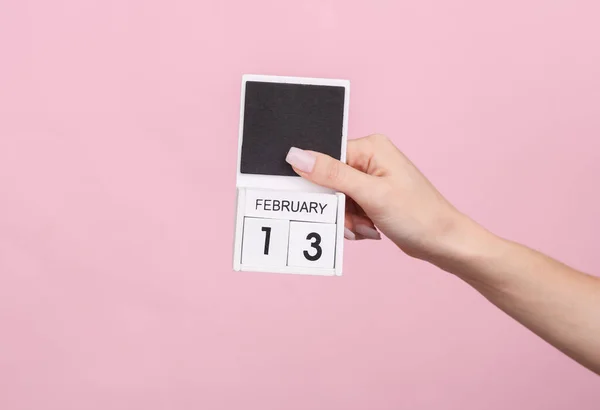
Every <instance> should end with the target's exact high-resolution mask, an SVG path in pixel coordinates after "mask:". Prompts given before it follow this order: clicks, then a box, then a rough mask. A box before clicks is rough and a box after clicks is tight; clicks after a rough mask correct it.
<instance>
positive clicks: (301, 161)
mask: <svg viewBox="0 0 600 410" xmlns="http://www.w3.org/2000/svg"><path fill="white" fill-rule="evenodd" d="M285 160H286V162H287V163H288V164H290V165H291V166H293V167H294V168H296V169H298V170H300V171H302V172H307V173H308V172H312V170H313V168H314V167H315V161H316V160H317V159H316V158H315V157H314V156H313V155H312V154H310V153H308V152H306V151H303V150H301V149H300V148H296V147H292V148H290V150H289V152H288V154H287V157H285Z"/></svg>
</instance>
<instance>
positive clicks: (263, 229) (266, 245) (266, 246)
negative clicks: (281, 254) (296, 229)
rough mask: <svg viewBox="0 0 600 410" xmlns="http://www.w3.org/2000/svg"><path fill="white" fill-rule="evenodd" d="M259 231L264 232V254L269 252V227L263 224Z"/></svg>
mask: <svg viewBox="0 0 600 410" xmlns="http://www.w3.org/2000/svg"><path fill="white" fill-rule="evenodd" d="M261 231H263V232H264V233H265V255H268V254H269V243H270V242H271V227H269V226H263V227H262V229H261Z"/></svg>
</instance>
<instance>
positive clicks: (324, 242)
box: [288, 221, 336, 269]
mask: <svg viewBox="0 0 600 410" xmlns="http://www.w3.org/2000/svg"><path fill="white" fill-rule="evenodd" d="M335 239H336V225H335V224H325V223H312V222H294V221H292V222H291V223H290V242H289V246H288V265H289V266H298V267H307V268H324V269H331V268H333V265H334V260H335V242H336V240H335Z"/></svg>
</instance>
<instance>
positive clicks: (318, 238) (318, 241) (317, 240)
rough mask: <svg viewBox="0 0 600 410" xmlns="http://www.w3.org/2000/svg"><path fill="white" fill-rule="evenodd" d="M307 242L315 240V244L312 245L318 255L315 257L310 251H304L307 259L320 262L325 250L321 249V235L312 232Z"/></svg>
mask: <svg viewBox="0 0 600 410" xmlns="http://www.w3.org/2000/svg"><path fill="white" fill-rule="evenodd" d="M306 239H307V240H309V241H310V240H311V239H314V242H313V243H311V244H310V246H311V248H315V249H316V250H317V253H315V254H314V255H311V254H310V253H308V251H304V257H305V258H306V259H308V260H309V261H313V262H314V261H316V260H318V259H319V258H320V257H321V255H322V254H323V249H321V247H320V246H319V245H320V244H321V235H319V234H318V233H316V232H311V233H309V234H308V236H307V237H306Z"/></svg>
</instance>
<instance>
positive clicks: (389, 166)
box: [286, 135, 465, 259]
mask: <svg viewBox="0 0 600 410" xmlns="http://www.w3.org/2000/svg"><path fill="white" fill-rule="evenodd" d="M347 146H348V148H347V155H346V162H347V164H344V163H342V162H340V161H338V160H336V159H334V158H332V157H330V156H327V155H324V154H321V153H318V152H313V151H303V150H300V149H298V148H292V149H291V150H290V151H289V153H288V155H287V158H286V161H287V162H288V163H289V164H290V165H292V167H293V168H294V170H295V172H296V173H298V175H300V176H301V177H303V178H306V179H307V180H310V181H312V182H314V183H316V184H318V185H321V186H324V187H327V188H332V189H335V190H337V191H340V192H343V193H345V194H346V195H347V196H348V197H349V198H348V200H347V202H346V221H345V227H346V229H345V237H346V238H347V239H350V240H353V239H380V234H379V232H378V231H377V229H379V230H380V231H381V232H382V233H383V234H385V235H386V236H387V237H388V238H390V239H391V240H392V241H393V242H394V243H395V244H396V245H398V247H399V248H400V249H402V250H403V251H404V252H406V253H407V254H409V255H410V256H414V257H418V258H421V259H426V258H428V257H432V256H434V255H439V254H440V253H444V252H446V251H447V248H448V246H449V241H450V236H451V233H452V232H453V230H454V229H455V228H456V227H457V224H458V223H459V222H460V221H463V220H464V219H465V218H464V217H463V216H462V215H461V214H460V213H459V212H458V211H457V210H456V209H455V208H454V207H453V206H452V205H451V204H450V203H449V202H448V201H446V199H445V198H444V197H443V196H442V195H441V194H440V193H439V192H438V191H437V190H436V189H435V187H434V186H433V185H432V184H431V183H430V182H429V181H428V180H427V178H425V176H424V175H423V174H422V173H421V172H420V171H419V170H418V169H417V168H416V167H415V166H414V165H413V164H412V163H411V162H410V161H409V160H408V158H407V157H406V156H405V155H404V154H402V153H401V152H400V151H399V150H398V149H397V148H396V147H395V146H394V145H393V144H392V142H391V141H390V140H389V139H387V138H386V137H385V136H382V135H371V136H368V137H364V138H360V139H355V140H350V141H348V144H347Z"/></svg>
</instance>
